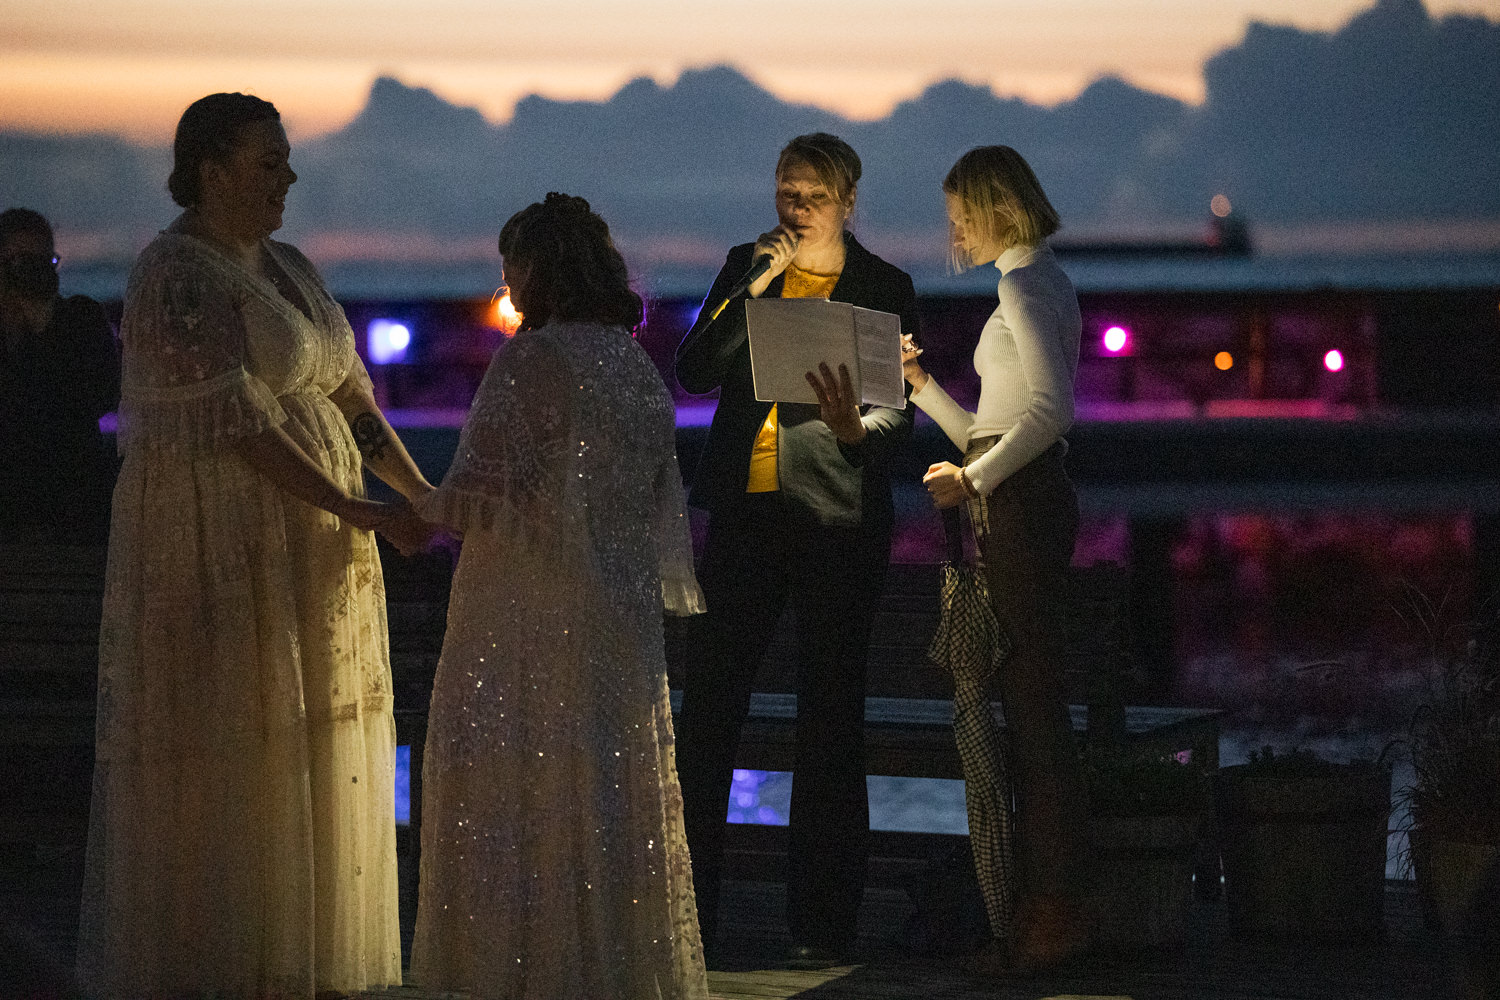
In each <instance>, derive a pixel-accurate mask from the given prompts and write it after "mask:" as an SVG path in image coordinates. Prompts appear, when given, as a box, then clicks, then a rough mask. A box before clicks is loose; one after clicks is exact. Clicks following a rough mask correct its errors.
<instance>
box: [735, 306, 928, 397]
mask: <svg viewBox="0 0 1500 1000" xmlns="http://www.w3.org/2000/svg"><path fill="white" fill-rule="evenodd" d="M745 325H746V327H747V328H748V329H749V331H750V368H751V372H752V374H753V376H754V379H755V398H756V399H759V400H761V401H762V402H768V403H816V402H817V401H818V396H817V393H815V392H813V388H812V386H810V385H808V384H807V373H808V372H816V371H817V370H818V364H819V362H822V363H825V364H827V365H828V368H829V370H831V371H832V372H833V373H834V375H835V376H837V374H838V370H839V365H840V364H845V365H848V366H849V377H850V378H851V379H852V380H853V383H854V392H855V395H856V396H857V395H858V394H859V389H860V379H859V370H860V366H859V356H858V353H857V351H856V347H855V341H854V307H853V306H851V305H850V304H849V303H847V302H830V301H828V300H827V299H747V300H746V302H745ZM898 340H899V338H898ZM898 374H899V361H898Z"/></svg>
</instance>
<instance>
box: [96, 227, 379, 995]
mask: <svg viewBox="0 0 1500 1000" xmlns="http://www.w3.org/2000/svg"><path fill="white" fill-rule="evenodd" d="M266 252H267V253H269V254H270V255H271V256H272V257H273V258H274V259H275V260H276V262H277V263H278V264H279V265H280V267H281V270H282V271H283V272H284V273H286V274H287V276H288V277H290V278H291V279H292V281H293V282H294V283H295V284H296V286H297V289H298V291H299V292H300V297H301V298H302V300H303V301H304V303H306V304H307V305H308V307H309V309H310V314H309V315H304V314H303V313H302V312H301V311H300V310H299V309H298V308H297V307H295V306H293V305H292V304H291V303H290V302H289V301H288V300H286V299H285V298H283V297H282V296H281V295H280V294H278V293H277V291H276V289H275V288H274V287H272V285H271V284H270V283H269V282H268V281H266V280H265V279H264V278H261V277H260V276H258V275H255V274H252V273H250V272H249V271H247V270H245V269H244V268H243V267H241V266H240V265H239V264H238V263H237V262H235V261H234V260H232V259H230V258H229V257H228V256H226V255H224V254H222V253H221V252H219V251H218V250H217V249H215V248H214V247H213V246H212V245H211V244H209V243H206V242H203V241H201V240H198V239H195V238H193V237H191V236H188V235H184V234H180V233H175V232H168V233H163V234H162V235H161V236H159V237H158V238H157V239H156V240H155V241H154V242H153V243H152V244H151V245H150V246H149V247H147V248H146V250H145V251H144V252H143V253H142V254H141V257H140V259H139V260H138V261H137V263H136V267H135V269H134V271H133V272H132V274H131V279H130V285H129V290H128V293H127V296H126V303H125V319H124V324H123V329H122V340H123V342H124V352H123V355H124V356H123V361H124V387H123V398H122V403H121V427H120V446H121V451H122V452H123V454H124V464H123V468H122V469H121V472H120V478H119V483H118V486H117V487H116V489H115V494H114V507H113V513H112V523H111V529H110V539H109V566H108V571H107V577H106V584H105V595H104V620H103V624H102V627H101V630H100V642H99V646H100V649H99V700H98V722H97V755H96V756H97V763H96V765H95V770H94V792H93V796H94V797H93V803H92V815H91V819H90V828H89V846H88V857H87V863H86V872H85V882H84V895H83V910H82V920H81V925H80V930H79V949H78V968H79V978H80V980H81V981H82V983H83V984H84V987H85V989H86V991H87V992H88V994H89V995H90V996H100V997H129V998H132V1000H138V998H142V997H158V996H172V997H178V996H186V995H212V996H215V997H222V998H251V997H253V998H257V1000H260V998H264V997H299V998H303V997H305V998H311V997H312V995H313V992H314V990H315V989H321V990H340V991H346V992H352V991H355V990H359V989H362V988H364V987H366V986H376V985H385V984H394V983H399V982H400V980H401V950H400V936H399V925H398V921H397V916H396V854H395V814H394V811H393V802H392V799H393V794H394V772H395V726H394V722H393V720H392V716H391V682H390V662H389V658H388V654H387V639H386V618H385V588H384V583H383V581H382V579H381V572H380V561H379V556H378V555H377V553H376V550H375V539H374V536H372V535H370V534H369V533H367V532H364V531H359V530H356V529H353V528H351V527H349V526H348V525H345V524H343V523H342V522H341V521H339V519H338V518H336V517H334V516H333V515H331V514H327V513H325V512H323V511H320V510H318V509H317V508H314V507H312V506H309V505H308V504H305V503H302V502H301V501H298V500H295V499H293V498H291V497H289V496H288V495H286V494H284V493H282V492H281V491H280V490H279V489H278V488H277V487H275V486H273V485H272V484H271V483H270V481H269V480H267V479H265V478H264V477H263V476H261V475H260V474H259V473H258V472H256V471H255V470H254V469H252V468H251V467H250V466H249V465H247V464H246V463H245V462H244V461H243V460H241V459H240V458H239V457H238V455H237V454H236V453H235V451H234V449H233V444H234V442H235V440H236V439H238V438H241V437H244V436H246V435H249V434H254V433H256V432H258V431H261V430H263V429H265V428H267V427H270V426H273V425H278V424H279V425H280V426H281V427H282V428H283V429H285V430H286V432H287V433H288V434H289V435H291V437H292V438H293V439H294V440H295V441H296V442H297V443H298V444H299V445H300V446H301V447H302V449H303V450H304V451H306V452H307V454H308V455H309V456H310V457H311V458H312V459H313V461H315V462H317V463H318V464H319V465H321V466H322V467H323V469H324V470H325V471H326V472H327V473H328V474H329V475H330V476H331V477H333V479H334V480H335V481H337V482H338V483H339V484H340V485H342V486H343V487H344V488H345V489H348V490H350V491H351V492H356V493H362V491H363V484H362V478H361V477H362V474H361V464H360V456H359V451H358V450H357V448H356V447H355V442H354V439H353V437H352V436H351V434H350V431H349V427H348V424H347V423H346V422H345V420H344V417H343V415H342V414H341V413H340V412H339V410H338V408H337V407H335V406H334V405H333V403H332V402H331V401H330V400H329V398H328V393H330V392H332V391H333V390H334V389H336V388H337V387H338V386H339V385H340V384H342V383H343V382H344V380H345V379H347V378H366V377H367V376H366V375H365V371H364V368H363V366H362V365H361V363H360V361H359V358H358V357H357V356H356V355H355V353H354V335H353V332H352V331H351V330H350V329H349V324H348V322H347V321H346V320H345V318H344V314H343V310H342V309H340V308H339V306H338V304H337V303H336V302H334V301H333V299H332V298H330V297H329V295H328V293H327V290H326V289H325V288H324V287H323V284H322V281H321V280H320V279H319V278H318V275H317V273H316V272H315V271H314V270H313V267H312V265H311V264H310V263H308V262H307V260H306V258H305V257H303V256H302V255H301V254H300V253H299V252H298V251H297V250H296V249H294V248H292V247H290V246H287V245H285V244H281V243H274V242H271V241H267V243H266Z"/></svg>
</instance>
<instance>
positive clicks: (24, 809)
mask: <svg viewBox="0 0 1500 1000" xmlns="http://www.w3.org/2000/svg"><path fill="white" fill-rule="evenodd" d="M104 558H105V553H104V549H103V548H102V547H94V546H66V545H45V546H42V545H35V546H33V545H27V546H0V760H3V761H4V767H5V771H6V776H7V783H8V784H9V786H10V787H9V795H8V796H7V798H8V801H7V803H6V808H5V809H3V810H0V844H10V843H20V844H28V843H29V844H81V843H82V842H83V840H84V838H85V837H86V835H87V831H88V809H89V794H90V787H91V785H92V779H93V770H94V697H95V689H96V685H97V680H96V679H97V677H98V668H99V613H100V607H101V604H102V602H103V597H104Z"/></svg>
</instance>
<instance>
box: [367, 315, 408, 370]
mask: <svg viewBox="0 0 1500 1000" xmlns="http://www.w3.org/2000/svg"><path fill="white" fill-rule="evenodd" d="M411 339H412V338H411V327H409V326H407V325H406V324H405V323H403V322H401V321H400V320H394V319H372V320H370V325H369V326H368V327H366V329H365V347H366V348H367V349H368V350H369V353H370V361H371V362H372V363H374V364H377V365H389V364H396V363H400V362H402V361H405V360H406V352H407V349H408V348H410V347H411Z"/></svg>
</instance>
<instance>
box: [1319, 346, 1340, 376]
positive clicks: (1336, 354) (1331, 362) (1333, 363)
mask: <svg viewBox="0 0 1500 1000" xmlns="http://www.w3.org/2000/svg"><path fill="white" fill-rule="evenodd" d="M1323 367H1324V368H1327V369H1328V370H1329V371H1331V372H1339V371H1343V370H1344V353H1343V352H1342V351H1337V350H1334V351H1329V352H1328V353H1327V354H1325V355H1323Z"/></svg>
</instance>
